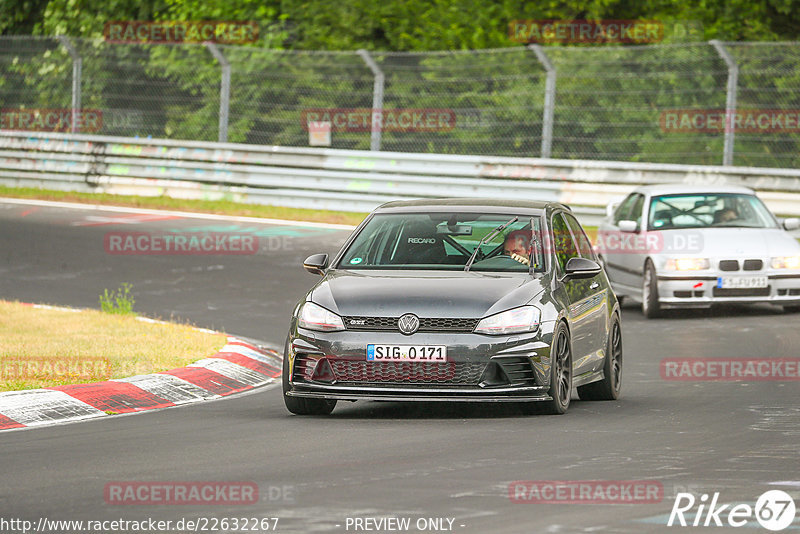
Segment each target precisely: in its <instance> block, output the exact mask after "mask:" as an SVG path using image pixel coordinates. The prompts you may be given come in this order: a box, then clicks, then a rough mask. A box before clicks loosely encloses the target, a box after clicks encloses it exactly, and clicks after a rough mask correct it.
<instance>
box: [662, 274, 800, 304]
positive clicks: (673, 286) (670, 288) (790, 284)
mask: <svg viewBox="0 0 800 534" xmlns="http://www.w3.org/2000/svg"><path fill="white" fill-rule="evenodd" d="M732 275H733V276H766V277H767V287H765V288H748V289H721V288H719V287H717V282H718V279H719V278H720V277H723V276H732ZM658 296H659V302H660V303H661V306H662V307H664V308H686V307H708V306H711V305H712V304H723V303H732V304H734V303H742V304H753V303H769V304H776V305H782V306H795V305H800V274H776V273H772V274H765V273H763V272H750V273H742V272H740V273H730V272H723V271H718V272H711V273H709V272H708V271H704V272H702V273H697V274H688V273H687V274H659V275H658Z"/></svg>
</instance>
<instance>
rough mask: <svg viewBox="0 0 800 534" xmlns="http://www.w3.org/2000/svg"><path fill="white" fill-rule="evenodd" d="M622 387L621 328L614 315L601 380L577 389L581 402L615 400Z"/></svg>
mask: <svg viewBox="0 0 800 534" xmlns="http://www.w3.org/2000/svg"><path fill="white" fill-rule="evenodd" d="M621 387H622V328H621V327H620V323H619V318H618V317H617V316H616V315H614V317H613V318H612V321H611V330H610V331H609V334H608V346H607V348H606V358H605V362H604V364H603V379H602V380H600V381H599V382H592V383H591V384H586V385H585V386H579V387H578V395H579V396H580V398H581V400H586V401H604V400H617V399H618V398H619V392H620V388H621Z"/></svg>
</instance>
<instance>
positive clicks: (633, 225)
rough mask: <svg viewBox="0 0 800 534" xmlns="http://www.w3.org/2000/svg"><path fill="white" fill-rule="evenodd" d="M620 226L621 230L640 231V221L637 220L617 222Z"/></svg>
mask: <svg viewBox="0 0 800 534" xmlns="http://www.w3.org/2000/svg"><path fill="white" fill-rule="evenodd" d="M617 226H619V231H620V232H631V233H633V232H638V231H639V223H637V222H636V221H620V222H619V223H617Z"/></svg>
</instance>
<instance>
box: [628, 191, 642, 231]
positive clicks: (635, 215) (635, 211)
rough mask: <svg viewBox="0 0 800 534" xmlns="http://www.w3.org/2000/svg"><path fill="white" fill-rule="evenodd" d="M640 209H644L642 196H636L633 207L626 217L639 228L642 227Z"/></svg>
mask: <svg viewBox="0 0 800 534" xmlns="http://www.w3.org/2000/svg"><path fill="white" fill-rule="evenodd" d="M642 207H644V195H636V200H635V201H634V202H633V207H632V208H631V213H630V215H628V217H629V218H630V220H631V221H636V223H637V224H638V225H639V228H641V227H642Z"/></svg>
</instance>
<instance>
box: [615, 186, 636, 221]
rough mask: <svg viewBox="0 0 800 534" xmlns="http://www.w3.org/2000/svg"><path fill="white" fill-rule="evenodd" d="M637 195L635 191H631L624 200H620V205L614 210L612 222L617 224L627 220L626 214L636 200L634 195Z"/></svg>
mask: <svg viewBox="0 0 800 534" xmlns="http://www.w3.org/2000/svg"><path fill="white" fill-rule="evenodd" d="M637 196H638V195H637V194H636V193H631V194H630V195H628V196H627V197H625V200H623V201H622V202H620V205H619V206H618V207H617V211H615V212H614V224H618V223H619V222H620V221H625V220H628V214H629V213H630V212H631V208H632V207H633V203H634V202H635V201H636V197H637Z"/></svg>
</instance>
